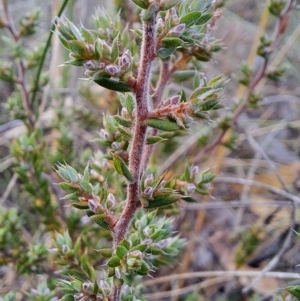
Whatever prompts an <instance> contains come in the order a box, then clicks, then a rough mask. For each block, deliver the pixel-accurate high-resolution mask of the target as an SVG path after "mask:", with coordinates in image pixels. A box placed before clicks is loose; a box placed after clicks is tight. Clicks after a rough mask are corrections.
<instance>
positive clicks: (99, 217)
mask: <svg viewBox="0 0 300 301" xmlns="http://www.w3.org/2000/svg"><path fill="white" fill-rule="evenodd" d="M89 218H90V220H91V221H92V222H94V223H96V224H97V225H98V226H100V227H101V228H103V229H106V230H109V229H110V227H109V225H108V224H107V222H106V215H105V214H95V215H92V216H90V217H89Z"/></svg>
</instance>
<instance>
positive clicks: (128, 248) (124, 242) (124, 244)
mask: <svg viewBox="0 0 300 301" xmlns="http://www.w3.org/2000/svg"><path fill="white" fill-rule="evenodd" d="M120 246H123V247H125V248H126V249H127V250H130V242H129V241H128V240H127V239H123V240H122V241H121V243H120Z"/></svg>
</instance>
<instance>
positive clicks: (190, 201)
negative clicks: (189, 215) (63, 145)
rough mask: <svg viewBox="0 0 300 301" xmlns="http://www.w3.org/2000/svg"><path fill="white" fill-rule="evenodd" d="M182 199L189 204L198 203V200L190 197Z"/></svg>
mask: <svg viewBox="0 0 300 301" xmlns="http://www.w3.org/2000/svg"><path fill="white" fill-rule="evenodd" d="M182 199H183V200H184V201H186V202H188V203H197V200H196V199H194V198H192V197H190V196H183V197H182Z"/></svg>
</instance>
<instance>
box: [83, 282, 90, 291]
mask: <svg viewBox="0 0 300 301" xmlns="http://www.w3.org/2000/svg"><path fill="white" fill-rule="evenodd" d="M90 287H91V283H90V282H84V283H82V289H83V290H84V291H88V289H89V288H90Z"/></svg>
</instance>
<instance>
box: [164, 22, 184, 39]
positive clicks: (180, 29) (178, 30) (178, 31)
mask: <svg viewBox="0 0 300 301" xmlns="http://www.w3.org/2000/svg"><path fill="white" fill-rule="evenodd" d="M184 31H185V23H181V24H178V25H176V26H175V27H173V28H172V29H171V30H170V31H169V32H168V36H171V37H179V36H180V35H182V34H183V33H184Z"/></svg>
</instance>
